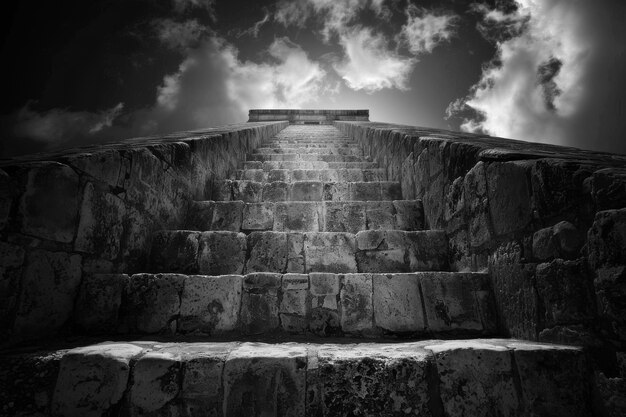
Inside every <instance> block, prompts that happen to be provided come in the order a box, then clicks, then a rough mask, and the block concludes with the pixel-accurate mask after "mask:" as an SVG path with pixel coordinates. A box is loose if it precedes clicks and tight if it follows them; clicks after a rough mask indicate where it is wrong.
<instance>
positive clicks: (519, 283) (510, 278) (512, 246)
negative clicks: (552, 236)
mask: <svg viewBox="0 0 626 417" xmlns="http://www.w3.org/2000/svg"><path fill="white" fill-rule="evenodd" d="M535 269H536V264H522V262H521V248H520V246H519V245H518V244H517V243H508V244H505V245H502V246H500V247H499V248H498V249H497V250H496V252H495V253H494V254H493V255H492V256H491V257H490V259H489V271H490V275H491V282H492V287H493V291H494V294H497V297H496V305H497V309H498V316H499V317H500V321H501V324H502V327H503V328H505V329H507V330H508V332H510V334H511V336H512V337H518V338H524V339H531V340H532V339H536V338H537V335H538V334H539V331H540V330H541V328H540V324H539V323H538V321H537V318H538V317H539V311H540V307H539V299H538V298H537V291H536V289H535Z"/></svg>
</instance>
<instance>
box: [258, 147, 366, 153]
mask: <svg viewBox="0 0 626 417" xmlns="http://www.w3.org/2000/svg"><path fill="white" fill-rule="evenodd" d="M253 153H258V154H268V155H271V154H275V153H278V154H282V153H287V154H291V153H295V154H307V153H327V154H335V155H363V150H362V149H361V148H360V147H359V146H334V145H328V146H326V147H306V146H295V145H282V146H281V145H275V146H273V147H265V146H264V147H261V148H256V149H255V150H254V152H253Z"/></svg>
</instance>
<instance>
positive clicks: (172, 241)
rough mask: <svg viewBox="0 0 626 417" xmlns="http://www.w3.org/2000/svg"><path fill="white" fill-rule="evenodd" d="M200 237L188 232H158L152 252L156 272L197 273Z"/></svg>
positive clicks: (152, 263)
mask: <svg viewBox="0 0 626 417" xmlns="http://www.w3.org/2000/svg"><path fill="white" fill-rule="evenodd" d="M199 236H200V233H198V232H192V231H188V230H175V231H161V232H157V233H156V234H155V235H154V237H153V239H152V250H151V251H150V262H151V266H152V269H153V270H154V271H155V272H180V273H194V272H196V271H197V270H198V247H199V242H198V238H199Z"/></svg>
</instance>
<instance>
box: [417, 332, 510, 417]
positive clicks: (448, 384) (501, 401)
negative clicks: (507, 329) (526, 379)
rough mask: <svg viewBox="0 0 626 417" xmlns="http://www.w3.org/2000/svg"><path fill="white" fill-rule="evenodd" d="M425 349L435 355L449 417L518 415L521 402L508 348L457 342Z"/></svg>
mask: <svg viewBox="0 0 626 417" xmlns="http://www.w3.org/2000/svg"><path fill="white" fill-rule="evenodd" d="M425 348H426V349H429V350H432V351H433V353H434V354H435V363H436V364H437V370H438V373H439V392H440V395H441V401H442V403H443V408H444V411H445V413H446V415H450V416H492V415H498V416H516V415H518V409H519V406H520V399H519V398H518V394H517V391H516V389H515V380H514V372H513V368H512V366H511V353H510V351H509V350H508V348H507V347H506V346H502V345H499V344H497V343H495V342H494V343H492V342H489V341H483V340H457V341H450V342H442V343H439V344H436V345H427V346H425Z"/></svg>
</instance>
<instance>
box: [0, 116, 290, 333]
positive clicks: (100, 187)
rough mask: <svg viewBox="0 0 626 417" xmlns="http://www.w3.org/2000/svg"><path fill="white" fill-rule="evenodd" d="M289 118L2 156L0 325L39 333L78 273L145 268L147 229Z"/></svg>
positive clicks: (160, 224) (63, 311) (172, 220)
mask: <svg viewBox="0 0 626 417" xmlns="http://www.w3.org/2000/svg"><path fill="white" fill-rule="evenodd" d="M287 125H288V123H287V122H265V123H243V124H238V125H231V126H227V127H224V128H214V129H207V130H202V131H193V132H181V133H176V134H171V135H167V136H164V137H151V138H136V139H129V140H126V141H123V142H121V143H118V144H112V145H101V146H95V147H93V148H83V149H79V150H73V151H66V152H62V153H57V154H52V153H50V154H40V155H33V156H28V157H23V158H20V159H14V160H9V161H4V162H3V163H2V164H1V166H0V334H2V335H4V336H5V341H6V340H7V339H10V340H16V339H20V338H32V337H41V336H42V335H45V334H49V333H55V332H57V331H59V330H60V329H62V328H63V327H64V326H65V325H66V324H67V323H68V321H70V319H71V315H72V310H73V306H74V302H75V298H76V296H77V293H78V289H79V287H80V285H81V281H82V279H83V277H84V276H86V275H88V274H93V273H133V272H140V271H142V270H143V268H145V264H146V259H147V256H148V251H149V247H150V238H151V235H152V233H153V232H154V231H155V230H159V229H167V228H181V226H182V224H181V221H182V218H183V216H184V214H185V212H186V209H187V205H188V202H189V201H190V200H192V199H203V198H204V197H205V196H207V195H210V187H211V184H212V180H213V179H215V178H224V177H227V176H228V174H229V173H230V172H231V171H232V170H234V169H236V168H237V164H238V163H239V161H241V160H242V159H244V157H245V155H246V153H248V152H250V151H252V150H253V149H254V148H256V147H258V146H259V145H260V143H261V142H262V141H263V140H265V139H268V138H270V137H272V136H274V135H275V134H276V133H278V132H279V131H280V130H282V129H283V128H285V127H286V126H287Z"/></svg>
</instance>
